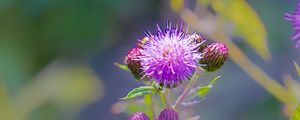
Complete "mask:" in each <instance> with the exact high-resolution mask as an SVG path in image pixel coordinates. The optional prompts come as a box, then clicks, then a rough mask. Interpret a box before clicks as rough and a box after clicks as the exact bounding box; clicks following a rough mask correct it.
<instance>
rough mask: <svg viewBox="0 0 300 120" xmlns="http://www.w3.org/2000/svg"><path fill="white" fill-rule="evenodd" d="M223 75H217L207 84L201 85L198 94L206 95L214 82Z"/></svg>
mask: <svg viewBox="0 0 300 120" xmlns="http://www.w3.org/2000/svg"><path fill="white" fill-rule="evenodd" d="M220 77H221V76H217V77H215V78H214V79H213V80H212V81H211V82H210V83H209V84H208V85H207V86H201V87H200V88H199V89H198V91H197V95H198V96H200V97H205V95H206V94H207V93H208V92H209V91H210V89H211V88H212V87H213V84H214V83H215V81H217V80H218V79H219V78H220Z"/></svg>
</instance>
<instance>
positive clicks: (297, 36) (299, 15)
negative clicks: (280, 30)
mask: <svg viewBox="0 0 300 120" xmlns="http://www.w3.org/2000/svg"><path fill="white" fill-rule="evenodd" d="M285 20H287V21H289V22H291V23H292V25H293V29H294V31H295V33H294V35H293V36H292V39H293V40H295V41H296V47H299V46H300V3H298V5H297V8H296V10H295V11H294V12H292V13H285Z"/></svg>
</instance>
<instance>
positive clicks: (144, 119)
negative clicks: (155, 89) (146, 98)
mask: <svg viewBox="0 0 300 120" xmlns="http://www.w3.org/2000/svg"><path fill="white" fill-rule="evenodd" d="M128 120H150V119H149V117H148V116H147V115H146V114H145V113H143V112H136V113H133V114H132V115H131V116H130V117H129V118H128Z"/></svg>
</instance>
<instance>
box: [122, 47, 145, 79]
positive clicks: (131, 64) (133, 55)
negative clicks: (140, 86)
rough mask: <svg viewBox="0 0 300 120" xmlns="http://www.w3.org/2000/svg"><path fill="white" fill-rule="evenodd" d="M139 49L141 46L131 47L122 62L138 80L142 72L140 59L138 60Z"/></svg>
mask: <svg viewBox="0 0 300 120" xmlns="http://www.w3.org/2000/svg"><path fill="white" fill-rule="evenodd" d="M140 50H141V48H139V47H134V48H132V49H131V50H130V51H128V53H127V55H126V56H125V60H124V63H125V64H126V65H127V66H128V68H129V69H130V71H131V73H132V75H133V76H134V77H135V78H136V79H138V80H140V79H141V73H142V70H141V63H140V60H138V56H139V55H141V53H140Z"/></svg>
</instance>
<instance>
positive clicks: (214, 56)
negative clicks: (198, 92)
mask: <svg viewBox="0 0 300 120" xmlns="http://www.w3.org/2000/svg"><path fill="white" fill-rule="evenodd" d="M227 57H228V48H227V47H226V45H224V44H221V43H212V44H210V45H208V46H207V47H206V48H205V49H204V50H203V58H202V59H201V60H200V64H204V66H202V68H203V69H204V70H206V71H207V72H213V71H216V70H218V69H220V68H221V66H222V65H223V64H224V63H225V61H226V59H227Z"/></svg>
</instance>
